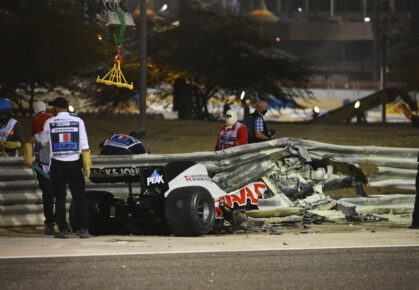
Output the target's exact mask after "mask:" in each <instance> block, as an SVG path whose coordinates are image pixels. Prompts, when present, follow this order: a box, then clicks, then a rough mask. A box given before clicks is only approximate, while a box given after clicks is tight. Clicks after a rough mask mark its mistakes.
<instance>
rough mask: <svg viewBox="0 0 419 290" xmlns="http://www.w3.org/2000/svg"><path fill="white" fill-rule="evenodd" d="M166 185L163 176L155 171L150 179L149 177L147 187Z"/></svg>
mask: <svg viewBox="0 0 419 290" xmlns="http://www.w3.org/2000/svg"><path fill="white" fill-rule="evenodd" d="M156 183H157V184H160V183H164V180H163V175H159V174H158V173H157V170H154V172H153V174H152V175H151V176H150V177H147V185H150V184H156Z"/></svg>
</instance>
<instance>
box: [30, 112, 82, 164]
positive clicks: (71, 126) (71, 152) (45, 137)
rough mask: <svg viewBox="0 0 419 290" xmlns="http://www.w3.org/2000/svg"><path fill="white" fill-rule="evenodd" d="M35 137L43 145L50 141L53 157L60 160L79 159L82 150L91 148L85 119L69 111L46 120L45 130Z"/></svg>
mask: <svg viewBox="0 0 419 290" xmlns="http://www.w3.org/2000/svg"><path fill="white" fill-rule="evenodd" d="M35 137H36V139H37V140H38V141H39V142H41V143H42V144H43V145H44V144H46V143H48V142H49V144H50V152H51V157H52V158H53V159H56V160H60V161H75V160H78V159H79V158H80V153H81V151H82V150H86V149H89V143H88V140H87V134H86V128H85V126H84V122H83V120H82V119H80V118H79V117H77V116H76V115H74V114H70V113H68V112H60V113H58V114H57V115H56V116H54V117H52V118H49V119H48V120H46V121H45V124H44V130H43V131H42V132H40V133H38V134H35Z"/></svg>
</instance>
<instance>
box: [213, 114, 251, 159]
mask: <svg viewBox="0 0 419 290" xmlns="http://www.w3.org/2000/svg"><path fill="white" fill-rule="evenodd" d="M244 144H247V128H246V126H244V125H243V124H241V123H240V122H237V112H236V111H233V110H228V111H227V112H226V123H225V124H224V125H223V126H221V130H220V133H218V138H217V144H216V145H215V151H218V150H223V149H227V148H231V147H235V146H240V145H244Z"/></svg>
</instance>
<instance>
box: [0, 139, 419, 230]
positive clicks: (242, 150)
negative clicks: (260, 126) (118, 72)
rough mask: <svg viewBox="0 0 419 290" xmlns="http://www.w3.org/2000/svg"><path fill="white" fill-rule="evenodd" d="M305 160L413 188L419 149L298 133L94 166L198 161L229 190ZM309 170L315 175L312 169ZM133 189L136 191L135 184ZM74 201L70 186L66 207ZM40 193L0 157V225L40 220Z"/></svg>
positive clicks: (113, 187)
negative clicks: (359, 169)
mask: <svg viewBox="0 0 419 290" xmlns="http://www.w3.org/2000/svg"><path fill="white" fill-rule="evenodd" d="M278 155H280V156H282V157H284V156H290V157H293V156H295V157H296V158H299V159H301V160H305V161H311V160H324V159H329V160H334V161H339V162H345V163H348V164H352V165H355V166H358V165H361V164H365V165H373V166H376V167H377V170H376V171H374V172H373V173H371V174H370V176H369V177H368V185H370V186H393V187H396V188H403V189H414V182H415V181H414V180H415V179H414V178H415V174H416V170H417V161H416V159H417V155H418V149H415V148H397V147H376V146H342V145H334V144H327V143H321V142H316V141H310V140H302V139H296V138H281V139H277V140H271V141H267V142H262V143H256V144H248V145H243V146H239V147H234V148H230V149H226V150H222V151H217V152H194V153H182V154H143V155H123V156H92V162H93V167H96V168H105V167H120V166H133V167H135V166H158V165H165V164H167V163H169V162H171V161H195V162H198V163H202V164H204V165H205V166H206V168H207V170H208V173H209V175H210V177H211V178H212V180H213V181H214V182H215V183H217V184H218V185H219V186H220V187H221V188H222V189H224V190H225V191H227V192H230V191H233V190H235V189H238V188H240V187H241V186H243V185H246V184H248V183H250V182H253V181H256V180H259V179H262V178H263V177H264V176H266V175H267V174H269V173H272V172H275V171H276V170H280V168H278V166H279V165H278V163H277V162H276V160H275V159H276V157H277V156H278ZM310 174H313V173H312V172H311V173H310ZM133 189H134V192H135V190H136V188H135V186H134V188H133ZM86 190H104V191H109V192H111V193H113V194H115V195H124V194H127V192H128V187H127V185H126V184H122V183H121V184H118V183H112V184H94V183H92V182H90V181H87V182H86ZM70 201H71V194H70V191H69V190H67V202H68V204H67V206H68V205H69V202H70ZM43 220H44V217H43V211H42V192H41V190H40V189H39V187H38V185H36V184H35V183H34V181H33V176H32V171H31V170H30V169H28V168H27V167H25V166H24V165H23V158H22V157H8V158H4V159H1V160H0V227H1V226H24V225H42V224H43Z"/></svg>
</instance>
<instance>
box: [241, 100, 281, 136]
mask: <svg viewBox="0 0 419 290" xmlns="http://www.w3.org/2000/svg"><path fill="white" fill-rule="evenodd" d="M267 112H268V103H267V102H265V101H263V100H260V101H258V102H257V103H256V109H255V111H254V112H253V113H252V114H250V116H249V118H248V119H247V120H246V127H247V135H248V143H257V142H263V141H268V140H272V139H274V138H275V132H274V131H269V130H268V127H267V126H266V123H265V120H264V119H263V116H265V114H266V113H267Z"/></svg>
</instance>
